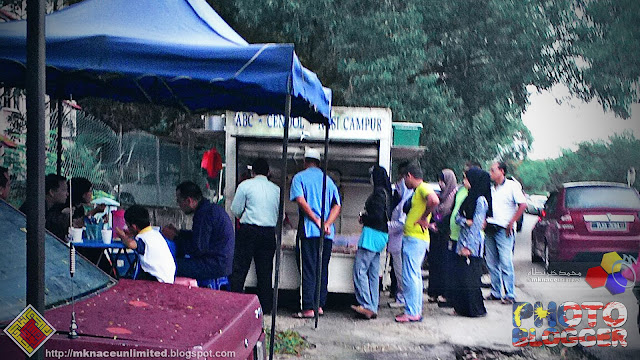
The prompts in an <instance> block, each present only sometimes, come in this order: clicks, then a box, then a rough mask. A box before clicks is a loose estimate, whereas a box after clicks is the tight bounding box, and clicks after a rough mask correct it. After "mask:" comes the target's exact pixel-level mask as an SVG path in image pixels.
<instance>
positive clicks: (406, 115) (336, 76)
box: [209, 0, 640, 176]
mask: <svg viewBox="0 0 640 360" xmlns="http://www.w3.org/2000/svg"><path fill="white" fill-rule="evenodd" d="M209 3H211V4H212V5H213V6H214V8H216V10H217V11H218V12H219V13H220V14H221V15H222V16H223V18H225V19H226V20H227V21H228V22H229V23H230V25H231V26H232V27H234V28H235V29H236V30H238V31H239V32H240V34H242V35H243V36H244V37H245V38H246V39H247V40H248V41H249V42H293V43H295V45H296V51H297V52H298V54H299V56H300V58H301V60H302V62H303V64H305V65H306V66H308V67H309V68H311V69H312V70H314V71H316V72H317V73H318V74H319V76H320V78H321V79H322V80H323V82H325V84H326V85H327V86H329V87H331V88H332V90H333V94H334V99H333V103H334V104H336V105H347V106H384V107H390V108H391V109H392V111H393V116H394V120H396V121H414V122H421V123H423V125H424V133H423V135H422V138H421V143H422V144H423V145H425V146H427V149H428V154H429V157H428V159H427V160H426V162H425V164H424V165H425V167H426V168H427V170H428V173H429V174H430V175H431V176H433V175H435V173H436V171H437V170H439V169H440V168H442V167H445V166H448V167H454V168H455V167H460V166H461V165H462V163H464V161H465V160H469V159H474V160H485V161H486V160H490V159H492V158H494V157H496V156H499V155H502V154H501V153H502V152H503V151H504V149H505V148H507V147H509V146H511V144H512V143H513V139H514V136H515V137H518V138H519V139H521V141H522V144H523V145H524V146H522V149H521V150H519V152H520V155H519V156H521V155H526V154H525V153H526V150H528V144H529V143H530V142H531V135H530V133H529V131H528V130H527V129H526V128H525V127H524V125H523V124H522V121H521V114H522V113H523V111H524V110H526V107H527V105H528V100H527V99H528V93H527V90H526V86H527V85H535V86H536V87H537V88H538V89H542V90H543V89H548V88H550V87H552V86H553V85H554V84H558V83H564V84H567V85H568V86H569V88H570V89H571V91H572V92H573V93H574V94H575V95H578V96H580V97H581V98H583V99H591V98H594V97H595V98H597V99H598V100H600V101H601V102H602V103H603V105H604V107H605V109H608V110H612V111H615V112H616V114H618V115H620V116H627V115H628V105H629V104H630V101H632V100H633V99H636V97H635V93H634V88H633V86H632V85H633V84H637V79H638V66H637V63H634V62H633V61H635V59H637V58H638V57H637V56H628V57H627V59H629V60H628V63H629V64H628V65H629V68H630V69H629V70H625V71H623V72H621V71H616V68H617V67H618V66H619V62H618V61H617V58H610V57H607V56H606V53H607V51H610V50H612V49H611V48H612V47H616V48H617V52H613V53H614V54H618V53H621V52H622V53H624V54H635V51H636V49H637V48H638V46H639V45H638V44H640V42H638V41H637V37H638V34H639V33H640V32H639V31H638V24H640V21H636V17H637V16H638V14H640V12H638V11H633V10H635V9H637V8H638V6H639V5H638V3H637V2H634V1H633V0H624V1H613V0H589V1H583V0H558V1H547V0H522V1H506V0H489V1H473V0H457V1H448V2H442V1H434V0H406V1H397V0H385V1H373V0H363V1H358V2H355V3H354V2H346V1H328V0H320V1H290V0H271V1H259V0H235V1H233V2H231V4H230V2H229V1H224V2H221V1H214V0H209ZM624 12H630V13H632V14H633V15H631V14H624V16H618V15H621V14H622V13H624ZM623 29H625V31H621V30H623ZM618 30H620V31H618ZM628 32H631V34H628ZM603 43H608V44H609V45H608V46H606V47H602V46H601V44H603ZM627 43H628V44H630V45H631V46H629V47H626V48H625V46H620V45H624V44H627ZM607 49H608V50H607ZM585 64H588V65H589V66H585ZM599 68H602V69H603V71H602V72H600V71H599Z"/></svg>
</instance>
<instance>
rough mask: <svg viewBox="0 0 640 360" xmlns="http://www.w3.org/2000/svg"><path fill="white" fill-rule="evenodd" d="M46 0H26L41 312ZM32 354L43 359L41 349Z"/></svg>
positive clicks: (30, 172)
mask: <svg viewBox="0 0 640 360" xmlns="http://www.w3.org/2000/svg"><path fill="white" fill-rule="evenodd" d="M44 5H45V0H29V1H27V83H26V85H27V86H26V88H27V304H30V305H32V306H33V307H34V308H35V310H36V311H38V312H39V313H40V314H41V315H44V256H45V253H44V206H45V205H44V196H45V193H44V171H45V147H44V144H45V133H44V132H45V127H44V125H45V123H44V122H45V116H44V112H45V111H44V106H45V97H44V93H45V35H44V26H45V11H44ZM33 355H34V356H33V357H31V358H30V357H29V356H28V355H26V356H25V358H26V359H44V350H43V348H40V349H39V350H38V351H36V352H35V353H34V354H33Z"/></svg>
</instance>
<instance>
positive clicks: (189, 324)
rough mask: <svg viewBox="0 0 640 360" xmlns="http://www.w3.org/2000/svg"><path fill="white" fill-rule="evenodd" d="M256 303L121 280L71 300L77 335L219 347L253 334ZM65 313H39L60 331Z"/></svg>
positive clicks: (233, 296) (228, 295)
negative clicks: (85, 297)
mask: <svg viewBox="0 0 640 360" xmlns="http://www.w3.org/2000/svg"><path fill="white" fill-rule="evenodd" d="M259 307H260V303H259V302H258V299H257V297H255V295H250V294H237V293H230V292H224V291H216V290H210V289H206V288H205V289H203V288H190V287H187V286H182V285H173V284H162V283H157V282H151V281H141V280H126V279H125V280H120V281H119V282H118V284H117V285H115V286H113V287H111V288H109V289H108V290H106V291H104V292H102V293H100V294H98V295H97V296H93V297H91V298H88V299H83V300H81V301H78V302H77V304H75V309H76V316H77V322H78V333H79V335H80V337H81V338H83V337H90V338H91V337H92V338H114V337H117V338H118V339H120V340H131V341H136V342H138V343H141V344H154V343H155V344H163V346H166V347H187V348H191V347H193V346H198V345H206V344H210V343H215V342H218V346H220V345H221V344H220V343H219V342H225V341H231V339H233V338H234V337H237V336H239V335H240V334H242V335H243V336H245V335H246V334H245V332H254V334H251V335H252V336H249V337H250V338H257V337H258V336H259V332H260V331H261V321H262V320H260V319H258V315H261V314H260V312H259V311H258V310H257V309H258V308H259ZM71 311H72V307H71V305H67V306H64V307H59V308H56V309H52V310H48V311H47V312H46V313H45V317H46V319H47V320H48V321H49V322H50V323H51V324H52V325H53V326H54V327H55V328H56V329H65V328H68V326H69V319H70V318H71ZM214 347H215V346H214Z"/></svg>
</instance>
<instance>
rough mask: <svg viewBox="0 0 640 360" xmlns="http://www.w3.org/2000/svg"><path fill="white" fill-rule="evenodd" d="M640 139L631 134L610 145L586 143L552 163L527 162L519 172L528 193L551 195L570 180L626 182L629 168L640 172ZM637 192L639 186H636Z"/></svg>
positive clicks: (617, 139) (549, 161)
mask: <svg viewBox="0 0 640 360" xmlns="http://www.w3.org/2000/svg"><path fill="white" fill-rule="evenodd" d="M638 154H640V140H639V139H636V138H635V137H634V136H633V135H632V134H631V133H628V132H626V133H623V134H622V135H613V136H611V137H609V141H608V142H603V141H593V142H583V143H581V144H580V145H579V147H578V150H576V151H575V152H572V151H569V150H564V151H563V154H562V156H560V157H559V158H557V159H552V160H526V161H524V162H523V163H522V164H521V165H520V166H519V167H518V168H517V170H516V172H515V174H516V176H517V177H518V178H519V179H521V181H522V185H523V187H524V189H525V190H526V191H527V192H548V191H551V190H553V189H555V187H556V186H558V185H560V184H562V183H565V182H571V181H611V182H619V183H626V181H627V180H626V179H627V170H628V169H629V168H630V167H634V168H636V169H640V158H639V157H638ZM634 186H635V187H636V188H637V189H640V184H639V183H637V182H636V183H635V185H634Z"/></svg>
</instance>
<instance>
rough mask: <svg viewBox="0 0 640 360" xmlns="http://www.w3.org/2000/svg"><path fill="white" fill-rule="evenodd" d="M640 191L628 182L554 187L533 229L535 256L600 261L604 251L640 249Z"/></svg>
mask: <svg viewBox="0 0 640 360" xmlns="http://www.w3.org/2000/svg"><path fill="white" fill-rule="evenodd" d="M639 217H640V196H639V195H638V192H637V191H636V190H635V189H634V188H631V187H628V186H627V185H626V184H618V183H606V182H576V183H566V184H563V185H561V186H560V187H559V188H558V189H557V190H556V191H554V192H552V193H551V195H550V196H549V199H548V200H547V202H546V204H545V207H544V210H543V211H542V213H541V214H540V219H539V221H538V223H537V224H536V225H535V227H534V228H533V231H532V232H531V260H532V261H533V262H540V261H544V263H545V267H546V268H549V265H550V264H552V263H557V262H569V261H572V262H580V261H584V262H591V261H600V259H601V258H602V254H604V253H606V252H611V251H616V252H618V253H619V254H631V255H633V256H635V255H637V254H638V250H639V249H640V219H639Z"/></svg>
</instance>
